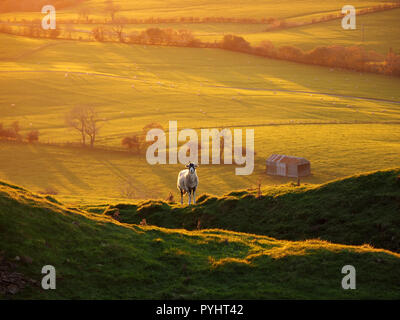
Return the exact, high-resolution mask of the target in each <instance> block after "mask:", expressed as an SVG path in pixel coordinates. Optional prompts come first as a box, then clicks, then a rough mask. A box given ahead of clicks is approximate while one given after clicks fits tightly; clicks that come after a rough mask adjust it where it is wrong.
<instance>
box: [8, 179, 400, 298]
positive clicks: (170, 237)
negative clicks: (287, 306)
mask: <svg viewBox="0 0 400 320" xmlns="http://www.w3.org/2000/svg"><path fill="white" fill-rule="evenodd" d="M0 208H1V210H0V230H1V232H0V243H2V245H1V249H2V251H3V255H5V257H6V258H7V259H9V260H10V259H13V258H14V257H15V256H17V255H18V256H20V257H26V256H28V257H30V258H32V260H33V262H32V263H31V264H29V263H28V264H24V263H17V265H18V267H17V270H18V271H19V272H22V273H23V274H25V275H26V276H27V277H29V278H33V279H36V280H38V281H39V282H40V279H41V278H40V277H41V274H40V270H41V268H42V266H43V265H48V264H50V265H53V266H54V267H55V268H56V270H57V289H56V290H48V291H44V290H42V289H40V288H38V287H28V288H25V289H24V290H23V291H21V292H19V293H18V294H16V295H15V296H5V297H3V298H6V299H277V298H278V299H286V298H290V299H372V298H374V299H398V298H399V289H400V287H399V281H400V273H399V272H398V270H399V267H400V256H399V255H398V254H396V253H393V252H390V251H385V250H380V249H373V248H371V247H369V246H346V245H340V244H332V243H328V242H325V241H321V240H308V241H297V242H292V241H285V240H275V239H273V238H269V237H266V236H257V235H252V234H244V233H235V232H230V231H223V230H218V229H214V230H203V231H192V232H189V231H184V230H170V229H163V228H157V227H151V226H147V227H140V226H136V225H133V226H129V225H125V224H120V223H117V222H115V221H112V220H111V219H109V218H108V217H107V216H102V215H96V214H89V213H86V212H84V211H78V210H76V209H67V208H65V207H64V206H62V205H60V204H57V203H55V202H54V200H52V199H51V198H47V199H45V198H43V197H41V196H38V195H36V194H32V193H30V192H29V191H26V190H25V189H21V188H17V187H14V186H12V185H9V184H5V183H1V184H0ZM347 264H351V265H354V266H355V267H356V270H357V290H350V291H345V290H343V289H342V288H341V279H342V277H343V275H342V274H341V269H342V267H343V266H344V265H347Z"/></svg>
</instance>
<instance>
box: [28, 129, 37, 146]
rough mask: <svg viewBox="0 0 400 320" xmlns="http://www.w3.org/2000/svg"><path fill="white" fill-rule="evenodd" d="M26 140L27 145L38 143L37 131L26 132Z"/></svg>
mask: <svg viewBox="0 0 400 320" xmlns="http://www.w3.org/2000/svg"><path fill="white" fill-rule="evenodd" d="M26 140H27V141H28V142H29V143H33V142H38V141H39V131H38V130H32V131H30V132H28V134H27V135H26Z"/></svg>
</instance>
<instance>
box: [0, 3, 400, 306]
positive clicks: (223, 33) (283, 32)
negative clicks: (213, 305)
mask: <svg viewBox="0 0 400 320" xmlns="http://www.w3.org/2000/svg"><path fill="white" fill-rule="evenodd" d="M20 1H21V2H19V3H16V2H12V1H9V0H4V1H3V2H1V3H0V244H1V245H0V300H2V299H3V296H4V297H5V299H130V300H133V299H174V300H176V299H185V300H190V299H258V300H259V299H396V298H398V297H399V295H400V288H399V283H400V282H399V279H400V273H399V271H398V270H399V268H398V266H399V263H400V260H399V258H400V232H399V230H398V225H399V224H400V217H399V215H398V212H399V209H400V207H399V206H400V197H399V194H400V193H399V188H400V175H399V173H400V90H399V88H400V37H399V35H400V34H399V31H400V22H399V16H400V8H399V2H398V1H394V0H393V1H378V0H377V1H360V0H356V1H353V2H352V3H347V2H343V1H338V0H333V1H331V0H322V1H317V0H306V1H294V0H284V1H272V0H252V1H244V0H222V1H211V0H196V1H195V0H188V1H182V0H144V1H136V0H112V1H111V0H85V1H84V0H83V1H78V0H77V1H75V0H71V1H68V2H64V1H58V0H53V1H57V6H58V5H60V6H63V5H64V6H63V7H57V6H56V11H57V13H56V21H57V27H56V29H55V30H54V29H53V30H44V29H43V26H42V24H41V19H42V18H43V17H44V15H45V14H43V13H41V12H40V8H36V7H38V6H41V5H42V2H41V1H42V0H40V1H39V0H35V1H39V2H40V5H39V4H38V3H39V2H33V1H34V0H20ZM49 4H50V3H49ZM54 4H55V2H54ZM65 4H72V5H69V6H65ZM348 4H351V5H353V6H354V7H355V8H356V9H357V11H356V13H357V19H356V29H351V30H344V29H343V28H342V25H341V22H342V21H341V20H342V14H343V15H344V13H342V7H343V6H344V5H348ZM384 4H386V5H385V6H384ZM35 6H36V7H35ZM13 10H14V11H13ZM271 44H273V45H271ZM173 121H176V122H177V126H178V128H177V129H178V132H180V133H182V131H181V130H184V129H194V131H195V133H194V135H196V134H197V136H198V138H201V137H202V129H218V130H222V129H228V130H231V133H235V134H234V139H233V140H234V141H235V142H237V140H236V139H237V136H236V133H237V131H236V132H234V131H233V130H234V129H241V130H242V134H243V137H242V138H243V139H242V147H238V146H237V145H235V146H234V151H235V152H234V154H235V157H234V161H233V164H224V161H225V160H226V158H228V159H229V154H228V153H223V152H221V153H220V155H221V156H222V155H223V158H221V162H222V163H221V164H206V163H204V161H203V159H201V155H202V153H203V152H204V151H203V150H202V149H201V148H203V147H204V144H205V145H207V140H202V141H201V145H200V146H198V147H200V148H199V149H198V151H199V158H198V160H197V161H194V160H191V161H192V162H194V163H193V164H190V165H188V162H189V160H188V159H185V160H181V159H182V158H183V157H181V156H184V154H185V151H186V150H183V149H181V151H182V150H183V152H182V153H181V154H180V155H179V160H181V162H182V163H179V164H170V163H169V162H170V161H171V160H172V161H173V157H171V153H170V152H171V151H177V149H179V148H181V147H182V145H184V144H185V142H187V141H188V140H186V141H183V140H182V139H181V140H180V141H179V142H177V147H176V146H171V147H170V139H172V137H173V136H174V135H173V133H172V132H169V129H170V128H169V126H170V124H172V123H174V122H173ZM150 128H157V129H160V128H161V129H163V130H164V132H165V138H166V140H165V141H166V142H167V143H166V146H165V147H164V146H162V147H161V148H160V149H158V150H157V152H158V153H157V156H160V152H164V151H166V152H167V157H166V162H167V163H166V164H165V163H163V164H155V165H151V164H150V157H147V158H146V151H149V150H151V148H149V146H150V145H151V144H152V143H153V141H146V134H147V133H148V132H149V129H150ZM247 129H250V130H254V140H252V139H249V141H247V140H246V138H247V137H249V134H248V131H246V130H247ZM203 132H204V131H203ZM184 133H185V132H184ZM192 133H193V131H192ZM147 137H149V136H147ZM239 139H240V138H239ZM148 140H149V139H148ZM160 141H162V139H161V136H158V139H157V143H160ZM215 141H216V140H215ZM248 142H250V143H249V144H247V143H248ZM253 142H254V146H253ZM226 144H227V141H226V140H224V142H223V143H222V141H217V142H216V145H215V144H214V145H212V147H211V149H212V150H213V151H214V150H215V147H217V148H218V147H220V148H221V147H222V148H224V147H225V146H226ZM243 147H244V148H243ZM195 148H196V147H195ZM237 150H239V151H241V152H242V156H243V155H247V156H249V155H250V154H251V153H252V151H254V152H255V155H254V170H250V171H251V172H250V174H248V175H238V174H237V172H236V171H235V170H236V169H238V168H240V167H243V166H244V165H243V163H242V164H241V165H238V164H237V161H236V160H237V155H238V153H237ZM202 151H203V152H202ZM209 153H210V152H209ZM153 155H154V153H153ZM203 155H204V154H203ZM271 155H289V156H294V157H301V158H305V159H307V160H308V161H309V163H310V166H311V174H308V170H309V163H308V162H307V161H304V159H300V160H299V159H295V158H292V157H287V158H280V157H278V158H279V159H281V160H282V162H275V163H274V164H275V165H276V167H273V166H270V164H269V166H268V174H267V168H266V164H267V159H268V158H269V157H270V156H271ZM186 156H187V152H186ZM250 159H251V156H249V157H246V160H247V163H246V164H248V165H249V167H251V164H249V162H250V163H251V160H250ZM209 160H210V162H211V160H212V159H211V155H210V159H209ZM285 161H287V163H290V164H293V163H296V165H295V168H296V170H295V171H296V174H289V169H288V168H287V167H286V166H285V165H282V164H283V163H285ZM195 164H198V165H199V166H198V167H196V166H195ZM185 165H188V168H190V170H192V171H190V170H188V173H187V174H188V176H187V177H186V176H185V177H186V178H185V179H180V180H178V184H179V188H180V189H181V190H182V193H183V191H189V192H190V191H194V190H195V196H194V197H193V198H195V199H196V202H195V203H194V201H193V202H191V201H190V200H189V199H190V198H189V197H188V196H187V195H185V196H184V198H183V202H182V203H181V192H180V191H179V190H178V188H177V177H178V173H179V172H180V171H181V170H183V169H184V168H185ZM271 167H272V168H271ZM195 168H196V169H195ZM193 169H195V172H196V173H197V177H198V184H196V178H195V175H194V173H193ZM290 170H293V168H290ZM274 171H276V172H278V173H279V174H282V172H284V173H283V175H285V174H286V175H285V176H279V175H272V174H273V173H274ZM300 171H301V172H303V173H307V174H308V175H307V176H305V177H303V176H301V174H299V172H300ZM189 172H192V173H191V175H190V176H189ZM291 172H293V171H291ZM288 176H291V177H288ZM299 176H301V177H299ZM188 202H189V203H188ZM43 265H54V266H55V268H57V290H43V288H44V287H43V282H41V279H40V276H42V277H43V275H41V274H39V273H38V272H39V271H40V270H41V268H42V266H43ZM345 265H347V266H348V265H351V266H354V268H356V269H357V271H356V274H357V290H348V288H345V286H344V285H343V282H341V280H342V278H343V277H344V273H343V271H342V270H343V269H342V268H343V266H345ZM341 271H342V273H341ZM350 289H353V288H350Z"/></svg>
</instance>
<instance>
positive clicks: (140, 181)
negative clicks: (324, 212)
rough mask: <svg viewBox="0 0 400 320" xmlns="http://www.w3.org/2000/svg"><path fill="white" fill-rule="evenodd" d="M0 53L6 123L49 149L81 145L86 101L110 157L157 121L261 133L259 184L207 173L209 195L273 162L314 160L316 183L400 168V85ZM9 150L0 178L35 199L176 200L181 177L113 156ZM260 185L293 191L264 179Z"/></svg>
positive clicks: (368, 78) (216, 64)
mask: <svg viewBox="0 0 400 320" xmlns="http://www.w3.org/2000/svg"><path fill="white" fill-rule="evenodd" d="M0 43H2V46H1V48H3V49H2V50H1V52H0V59H1V60H0V74H1V78H0V82H1V86H0V97H1V98H0V99H1V100H0V102H1V108H0V119H1V121H0V122H3V123H4V124H5V125H7V124H10V123H11V122H13V121H15V120H19V122H20V125H21V127H22V128H23V130H24V132H26V131H27V130H32V129H38V130H39V131H40V140H41V141H42V142H46V143H47V142H50V143H62V142H78V141H79V135H78V134H77V132H74V131H73V130H71V129H69V128H66V125H65V121H64V119H65V114H66V113H67V112H68V111H69V110H70V109H71V108H72V107H73V106H75V105H77V104H81V103H84V104H90V105H93V106H95V107H96V109H97V111H98V112H99V115H100V116H101V117H102V119H103V120H104V121H103V125H104V126H103V127H102V129H101V131H100V134H99V136H98V140H97V145H98V146H99V147H102V148H104V147H106V148H110V147H111V148H117V147H121V139H122V138H123V137H125V136H128V135H130V134H132V133H134V132H138V131H141V130H142V128H143V126H144V125H145V124H148V123H151V122H159V123H161V124H162V125H163V126H164V128H165V129H166V130H168V121H169V120H177V121H178V126H179V129H183V128H194V129H200V128H219V127H221V125H222V124H223V126H224V127H230V128H243V129H244V128H254V129H255V151H256V159H255V170H254V174H253V175H251V176H247V177H239V176H235V175H233V173H234V168H235V166H232V165H224V166H211V165H209V166H204V167H202V168H200V171H199V175H200V181H201V184H200V187H199V192H200V193H203V192H208V193H213V194H217V195H222V194H225V193H228V192H230V191H231V190H234V189H242V188H246V187H254V185H255V183H256V180H257V179H258V177H259V176H260V175H261V174H262V173H263V172H264V170H265V159H266V158H267V157H268V156H269V155H270V154H272V153H285V154H286V153H287V154H294V155H298V156H304V157H306V158H308V159H309V160H310V161H311V163H312V168H313V169H312V170H313V176H312V177H309V178H307V179H305V182H309V183H322V182H326V181H328V180H331V179H335V178H339V177H343V176H347V175H350V174H354V173H356V172H361V171H370V170H375V169H382V168H386V167H393V166H396V165H399V164H400V162H399V161H400V160H399V157H398V154H399V152H400V143H399V141H400V126H399V124H398V122H399V121H400V103H399V102H400V94H399V91H398V88H399V85H400V79H398V78H391V77H385V76H380V75H372V74H360V73H355V72H349V71H341V70H332V69H328V68H322V67H313V66H306V65H301V64H296V63H290V62H283V61H277V60H268V59H263V58H258V57H254V56H249V55H245V54H240V53H232V52H227V51H223V50H216V49H193V48H173V47H156V46H130V45H124V44H100V43H85V42H73V41H59V40H57V41H55V40H53V41H51V40H32V39H29V38H24V37H12V36H1V37H0ZM5 44H7V45H8V48H10V50H5V48H6V46H5ZM1 148H2V153H1V155H0V163H1V166H0V178H4V179H7V180H9V181H12V182H15V183H18V184H21V185H24V186H27V187H29V188H31V189H33V190H35V191H45V190H46V189H49V188H50V189H55V190H57V192H58V197H60V198H62V199H65V201H71V202H76V201H86V202H92V201H94V202H98V201H101V199H102V198H104V197H107V198H113V199H119V198H121V188H123V186H124V185H126V184H127V185H133V186H134V190H135V192H134V193H135V195H134V198H146V197H150V198H165V197H166V196H167V195H168V194H169V192H173V193H175V192H176V187H175V184H176V174H177V171H178V170H179V168H180V167H181V165H178V166H175V165H166V166H161V167H160V166H150V165H148V164H147V162H146V161H145V159H144V158H143V157H140V156H133V155H131V154H129V153H127V152H120V151H115V150H95V151H91V150H86V151H82V150H81V149H80V148H76V147H69V148H63V147H59V146H51V145H37V146H35V145H28V146H27V145H24V144H14V143H7V142H4V143H1ZM26 159H29V161H26ZM21 168H25V169H24V170H22V169H21ZM50 177H51V178H50ZM262 180H263V182H262V183H263V184H265V185H268V184H279V183H281V182H287V181H288V180H286V179H277V178H271V177H268V176H265V175H264V174H262ZM104 181H107V183H104ZM84 199H85V200H84ZM115 201H116V200H115Z"/></svg>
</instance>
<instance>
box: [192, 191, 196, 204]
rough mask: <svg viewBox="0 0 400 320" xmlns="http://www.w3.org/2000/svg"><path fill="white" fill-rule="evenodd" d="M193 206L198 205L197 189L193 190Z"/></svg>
mask: <svg viewBox="0 0 400 320" xmlns="http://www.w3.org/2000/svg"><path fill="white" fill-rule="evenodd" d="M193 204H196V188H194V189H193Z"/></svg>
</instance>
